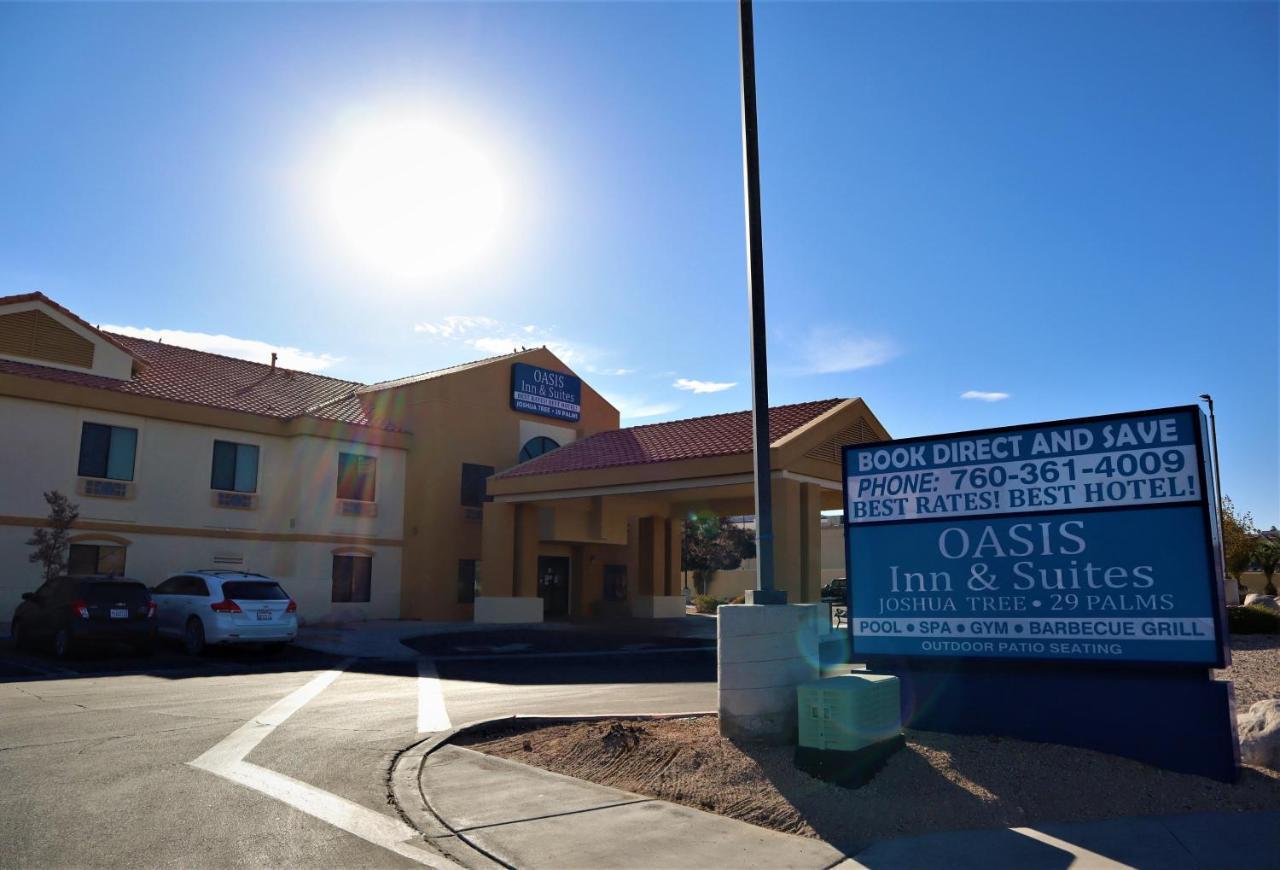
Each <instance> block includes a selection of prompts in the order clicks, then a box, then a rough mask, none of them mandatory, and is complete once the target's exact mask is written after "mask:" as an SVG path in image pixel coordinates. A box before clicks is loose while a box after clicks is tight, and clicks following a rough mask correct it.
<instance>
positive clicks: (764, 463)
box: [738, 0, 787, 604]
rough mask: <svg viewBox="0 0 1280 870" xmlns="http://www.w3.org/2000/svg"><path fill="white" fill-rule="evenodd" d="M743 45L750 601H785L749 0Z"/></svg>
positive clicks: (743, 12) (741, 20) (742, 7)
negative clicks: (752, 555)
mask: <svg viewBox="0 0 1280 870" xmlns="http://www.w3.org/2000/svg"><path fill="white" fill-rule="evenodd" d="M738 35H739V38H740V41H741V47H742V64H741V70H742V161H743V173H744V179H743V181H744V187H745V189H746V212H747V214H746V217H747V298H748V300H749V301H750V304H751V424H752V438H751V447H752V452H753V455H754V457H755V495H756V588H755V589H754V590H749V591H748V592H747V602H748V603H750V604H786V602H787V594H786V592H779V591H778V590H777V589H775V588H774V585H773V488H772V480H771V477H770V468H769V444H770V441H769V365H768V360H767V359H766V356H765V330H764V238H763V233H762V232H761V229H760V143H759V136H758V132H757V127H756V49H755V29H754V27H753V25H752V16H751V0H739V2H738Z"/></svg>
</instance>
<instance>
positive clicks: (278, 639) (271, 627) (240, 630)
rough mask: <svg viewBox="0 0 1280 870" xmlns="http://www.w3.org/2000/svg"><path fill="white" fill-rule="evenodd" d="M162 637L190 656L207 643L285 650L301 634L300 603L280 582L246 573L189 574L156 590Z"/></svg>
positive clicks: (191, 572)
mask: <svg viewBox="0 0 1280 870" xmlns="http://www.w3.org/2000/svg"><path fill="white" fill-rule="evenodd" d="M151 598H152V599H153V600H154V601H155V603H156V618H157V622H158V623H159V625H158V629H159V632H160V634H161V635H162V636H164V637H172V638H177V639H179V640H181V641H182V644H183V646H184V647H186V650H187V652H188V653H190V654H191V655H199V654H200V653H201V652H203V651H204V648H205V645H206V644H232V643H260V644H265V645H266V646H267V648H268V649H273V650H274V649H281V648H282V647H284V645H285V644H287V643H289V642H290V641H292V640H293V639H294V638H295V637H297V636H298V605H297V604H295V603H294V601H293V599H292V598H290V597H289V594H288V593H287V592H285V591H284V589H282V588H281V586H280V584H279V583H277V582H276V581H274V580H272V579H271V578H270V577H264V576H263V575H261V574H246V573H244V572H243V571H187V572H186V573H183V574H176V575H174V576H173V577H170V578H169V579H168V580H166V581H164V582H163V583H161V584H160V585H159V586H157V587H155V588H154V589H152V590H151Z"/></svg>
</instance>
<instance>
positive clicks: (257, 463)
mask: <svg viewBox="0 0 1280 870" xmlns="http://www.w3.org/2000/svg"><path fill="white" fill-rule="evenodd" d="M219 444H227V445H230V446H231V447H232V448H234V449H233V450H232V455H231V487H230V488H227V487H224V486H218V485H217V482H218V481H217V478H216V475H217V473H218V445H219ZM241 448H253V451H254V453H255V454H256V455H255V457H254V460H253V488H252V489H237V488H236V471H237V470H238V469H239V467H240V450H241ZM261 470H262V447H261V445H258V444H251V443H249V442H247V441H228V440H226V439H225V438H214V439H213V446H212V448H211V450H210V456H209V489H211V490H213V491H214V492H235V493H241V494H243V495H255V494H256V493H257V492H258V480H259V478H260V476H261V475H260V472H261Z"/></svg>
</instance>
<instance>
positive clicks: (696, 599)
mask: <svg viewBox="0 0 1280 870" xmlns="http://www.w3.org/2000/svg"><path fill="white" fill-rule="evenodd" d="M719 606H720V599H719V598H716V597H715V596H714V595H695V596H693V607H694V609H695V610H697V611H698V612H699V613H715V612H716V608H717V607H719Z"/></svg>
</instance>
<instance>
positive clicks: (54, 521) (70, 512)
mask: <svg viewBox="0 0 1280 870" xmlns="http://www.w3.org/2000/svg"><path fill="white" fill-rule="evenodd" d="M44 500H45V501H46V502H48V504H49V517H48V519H47V520H46V521H45V526H46V527H45V528H40V529H36V530H35V533H34V534H33V535H32V536H31V537H30V538H28V539H27V546H28V547H33V548H34V549H33V550H32V552H31V554H30V555H29V556H28V557H27V559H28V560H29V561H31V562H36V563H39V564H40V565H41V566H42V568H43V570H44V579H45V580H46V581H48V580H52V579H53V578H54V577H57V576H58V575H59V574H61V573H62V572H63V571H65V570H66V567H67V559H66V552H67V533H68V532H69V531H70V530H71V526H72V525H73V524H74V523H75V521H76V520H77V519H78V518H79V516H80V506H79V505H74V504H72V503H71V499H69V498H67V497H66V496H65V495H63V494H62V493H60V492H58V491H57V490H56V489H55V490H54V491H53V492H46V493H45V494H44Z"/></svg>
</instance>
